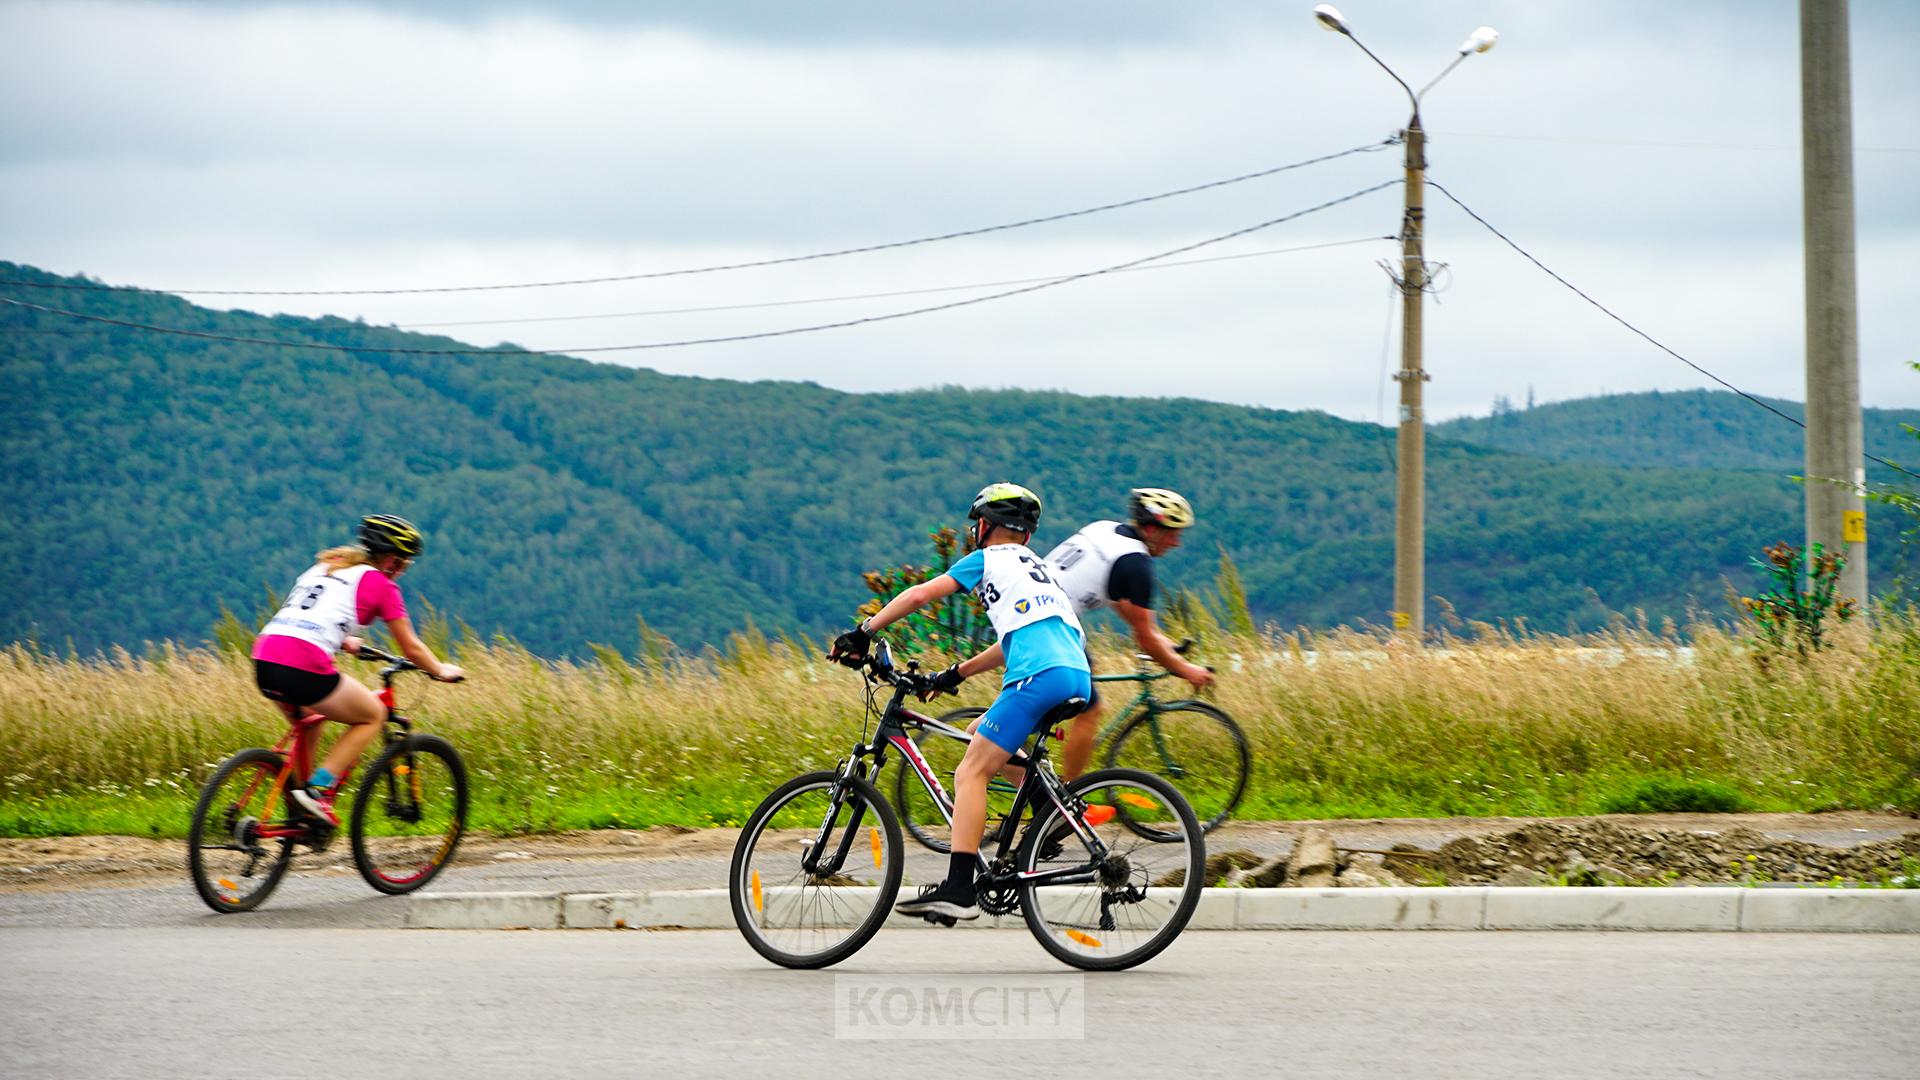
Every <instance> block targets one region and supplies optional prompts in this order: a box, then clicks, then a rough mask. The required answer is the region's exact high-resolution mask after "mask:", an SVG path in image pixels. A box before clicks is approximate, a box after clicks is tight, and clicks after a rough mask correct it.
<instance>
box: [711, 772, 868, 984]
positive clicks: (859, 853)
mask: <svg viewBox="0 0 1920 1080" xmlns="http://www.w3.org/2000/svg"><path fill="white" fill-rule="evenodd" d="M816 849H817V850H818V851H819V852H820V853H821V859H820V860H819V861H816V863H815V866H816V870H815V871H809V870H808V869H807V868H806V867H805V866H803V865H802V860H804V859H805V858H806V857H807V855H808V854H809V853H810V852H812V851H814V850H816ZM905 856H906V852H905V850H904V849H903V847H902V841H901V839H900V820H899V818H897V817H896V816H895V815H894V813H893V808H892V807H890V806H888V805H887V801H886V800H885V799H883V798H881V797H880V793H879V792H878V791H876V790H874V787H873V785H872V784H869V783H867V782H866V781H865V780H860V779H857V778H854V777H847V778H845V779H844V780H843V779H842V778H841V777H840V776H839V775H838V774H837V773H832V772H824V771H823V772H813V773H808V774H806V775H805V776H797V777H795V778H793V779H792V780H789V781H787V782H786V783H785V784H782V785H780V787H779V788H777V789H776V790H775V791H774V793H773V794H771V795H769V796H767V798H766V800H765V801H764V802H762V803H761V804H760V806H759V807H758V808H757V809H755V810H754V812H753V814H752V816H751V817H749V818H748V819H747V824H746V827H745V828H744V829H741V830H740V842H739V843H738V844H737V845H735V847H734V849H733V866H732V869H731V870H730V871H729V873H728V876H727V897H728V900H729V902H730V903H731V904H732V907H733V921H734V924H735V925H736V926H738V927H739V928H740V933H741V935H742V936H744V937H745V938H746V939H747V944H749V945H752V946H753V948H754V951H755V952H758V953H759V954H760V955H761V956H764V957H766V958H767V959H769V960H771V961H773V962H774V963H776V964H779V965H781V966H783V967H791V968H818V967H826V966H827V965H829V964H837V963H839V962H840V961H842V960H845V959H846V958H847V957H849V956H852V955H853V954H854V953H855V952H857V951H858V950H859V949H860V947H861V946H863V945H865V944H866V943H867V942H868V941H870V940H872V938H873V935H874V934H876V933H878V932H879V930H880V924H882V923H884V922H886V920H887V915H888V914H889V913H890V912H891V911H892V910H893V899H894V897H895V895H897V894H898V893H899V891H900V875H901V872H902V871H903V870H904V868H905V865H906V857H905ZM821 871H827V872H821Z"/></svg>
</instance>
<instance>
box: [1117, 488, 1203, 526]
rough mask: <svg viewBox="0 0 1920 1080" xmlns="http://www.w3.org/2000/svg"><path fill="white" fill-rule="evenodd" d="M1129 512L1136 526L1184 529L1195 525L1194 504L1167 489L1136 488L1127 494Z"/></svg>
mask: <svg viewBox="0 0 1920 1080" xmlns="http://www.w3.org/2000/svg"><path fill="white" fill-rule="evenodd" d="M1127 511H1128V512H1129V513H1130V514H1132V515H1133V523H1134V524H1135V525H1164V526H1166V527H1167V528H1169V529H1184V528H1187V527H1188V526H1190V525H1192V524H1193V504H1192V503H1190V502H1188V501H1187V500H1186V497H1185V496H1183V495H1181V494H1180V493H1179V492H1177V491H1170V490H1168V489H1166V488H1134V489H1133V490H1132V491H1130V492H1128V493H1127Z"/></svg>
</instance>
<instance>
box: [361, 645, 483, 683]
mask: <svg viewBox="0 0 1920 1080" xmlns="http://www.w3.org/2000/svg"><path fill="white" fill-rule="evenodd" d="M354 656H356V657H358V658H360V659H362V660H366V661H369V662H371V663H376V664H386V665H388V670H387V671H384V672H382V673H381V674H383V675H389V676H391V675H398V674H400V673H401V672H403V671H420V672H424V671H426V669H425V668H423V667H421V666H420V665H419V664H416V663H414V662H413V661H411V660H409V659H407V658H406V657H404V656H395V655H393V654H392V653H390V652H384V651H382V650H380V649H376V648H374V647H373V646H371V645H368V644H367V643H366V642H364V641H363V642H361V643H360V647H359V648H358V649H356V650H354ZM427 678H429V679H432V680H433V681H434V682H460V681H461V680H460V679H442V678H440V677H439V676H438V675H428V676H427Z"/></svg>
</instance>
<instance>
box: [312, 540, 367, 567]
mask: <svg viewBox="0 0 1920 1080" xmlns="http://www.w3.org/2000/svg"><path fill="white" fill-rule="evenodd" d="M313 558H314V561H315V562H322V563H325V564H326V565H327V572H328V573H332V572H333V571H335V570H345V569H346V568H347V567H349V566H360V565H362V564H363V563H370V562H372V561H373V553H372V552H370V551H368V550H367V549H366V548H363V547H361V546H360V545H359V544H342V545H341V546H339V547H331V548H328V549H327V550H325V551H321V552H317V553H315V554H314V556H313Z"/></svg>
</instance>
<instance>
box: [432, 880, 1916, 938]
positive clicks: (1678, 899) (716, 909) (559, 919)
mask: <svg viewBox="0 0 1920 1080" xmlns="http://www.w3.org/2000/svg"><path fill="white" fill-rule="evenodd" d="M851 891H852V890H849V892H851ZM406 925H407V926H408V927H411V928H414V929H423V930H491V929H534V930H556V929H563V928H564V929H587V930H612V929H636V930H637V929H646V928H667V927H677V928H682V929H688V930H720V929H732V927H733V912H732V909H731V907H730V906H729V905H728V902H727V892H726V890H725V889H676V890H668V891H659V892H626V893H543V892H474V893H422V894H420V895H418V896H414V897H410V898H409V899H408V902H407V919H406ZM887 925H888V926H890V927H899V928H903V929H929V928H931V925H930V924H929V923H927V922H925V921H924V920H921V919H907V918H902V917H900V916H893V917H891V918H889V919H888V920H887ZM960 925H961V926H971V927H973V928H978V929H1013V928H1017V927H1024V926H1025V925H1026V923H1025V921H1024V920H1022V919H1021V918H1020V917H1019V916H1018V915H1014V916H1001V917H993V916H988V917H984V918H981V919H979V920H977V921H975V922H973V923H971V924H968V923H962V924H960ZM1188 926H1189V928H1190V929H1194V930H1722V931H1732V930H1750V931H1782V930H1787V931H1822V932H1876V933H1902V934H1913V933H1920V889H1906V890H1903V889H1825V888H1809V889H1737V888H1701V889H1690V888H1668V889H1659V888H1647V889H1636V888H1564V889H1563V888H1497V887H1470V888H1435V889H1423V888H1400V889H1207V890H1205V891H1204V892H1203V893H1202V894H1201V897H1200V906H1199V907H1198V908H1197V909H1195V911H1194V915H1193V921H1192V922H1191V923H1189V924H1188Z"/></svg>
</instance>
